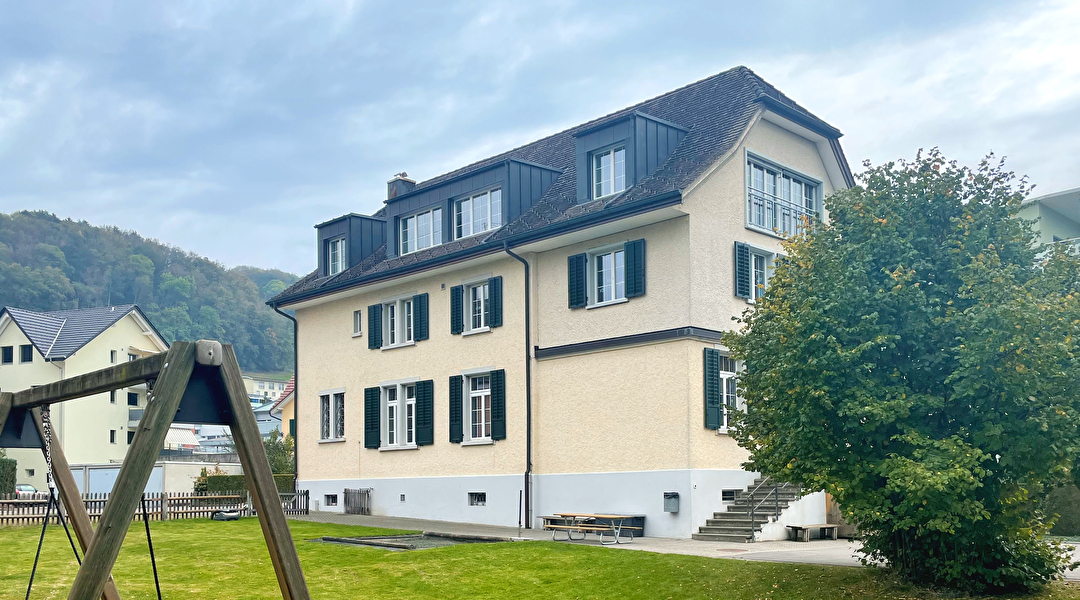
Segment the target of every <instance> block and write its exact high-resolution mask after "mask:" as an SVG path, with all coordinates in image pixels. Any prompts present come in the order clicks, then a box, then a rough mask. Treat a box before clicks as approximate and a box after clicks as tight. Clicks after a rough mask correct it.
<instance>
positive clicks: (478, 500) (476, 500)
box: [469, 492, 487, 506]
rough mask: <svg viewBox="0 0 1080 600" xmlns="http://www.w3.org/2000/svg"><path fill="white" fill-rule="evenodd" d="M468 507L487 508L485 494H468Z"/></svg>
mask: <svg viewBox="0 0 1080 600" xmlns="http://www.w3.org/2000/svg"><path fill="white" fill-rule="evenodd" d="M469 506H487V492H469Z"/></svg>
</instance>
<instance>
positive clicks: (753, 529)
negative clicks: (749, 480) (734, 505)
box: [748, 476, 789, 542]
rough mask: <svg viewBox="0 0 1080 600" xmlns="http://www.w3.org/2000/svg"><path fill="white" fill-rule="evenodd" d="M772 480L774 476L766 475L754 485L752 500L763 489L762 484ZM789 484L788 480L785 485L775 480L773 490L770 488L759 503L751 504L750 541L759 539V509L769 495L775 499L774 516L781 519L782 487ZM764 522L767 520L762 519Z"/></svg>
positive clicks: (751, 493)
mask: <svg viewBox="0 0 1080 600" xmlns="http://www.w3.org/2000/svg"><path fill="white" fill-rule="evenodd" d="M770 480H772V477H770V476H766V477H765V479H762V480H761V483H759V484H757V485H756V486H754V489H753V490H752V491H751V492H750V493H749V494H748V495H749V498H750V501H751V502H753V501H754V494H756V493H757V491H758V490H759V489H761V486H763V485H765V484H766V483H767V482H769V481H770ZM788 486H789V484H788V483H787V482H784V484H783V485H779V484H778V483H777V482H776V481H775V480H773V487H772V489H771V490H769V493H767V494H765V497H764V498H762V499H761V501H760V502H758V503H757V504H752V505H751V506H750V541H753V542H756V541H757V515H756V513H757V509H758V508H761V506H762V505H763V504H765V503H766V502H768V501H769V497H772V499H773V518H775V519H776V520H778V521H779V520H780V490H781V488H783V489H787V487H788ZM766 518H768V517H766ZM762 523H763V524H764V523H765V521H762Z"/></svg>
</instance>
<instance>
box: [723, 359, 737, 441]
mask: <svg viewBox="0 0 1080 600" xmlns="http://www.w3.org/2000/svg"><path fill="white" fill-rule="evenodd" d="M736 368H737V367H736V364H735V359H734V358H731V357H730V356H721V357H720V411H721V412H720V429H719V431H720V433H726V432H727V430H728V424H729V423H730V418H731V415H732V413H734V412H735V411H736V410H739V389H738V386H737V385H736V383H735V382H736V377H737V375H736Z"/></svg>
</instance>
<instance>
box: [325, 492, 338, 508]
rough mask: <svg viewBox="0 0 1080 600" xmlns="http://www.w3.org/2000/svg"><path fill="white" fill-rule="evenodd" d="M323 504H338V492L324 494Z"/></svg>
mask: <svg viewBox="0 0 1080 600" xmlns="http://www.w3.org/2000/svg"><path fill="white" fill-rule="evenodd" d="M323 506H337V494H326V495H324V496H323Z"/></svg>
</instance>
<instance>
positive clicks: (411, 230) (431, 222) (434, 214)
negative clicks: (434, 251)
mask: <svg viewBox="0 0 1080 600" xmlns="http://www.w3.org/2000/svg"><path fill="white" fill-rule="evenodd" d="M442 226H443V222H442V209H441V208H435V209H432V210H427V211H424V212H422V213H417V214H415V215H411V216H408V217H403V218H402V219H401V227H400V232H399V234H400V235H399V237H398V239H399V240H400V248H401V254H408V253H410V252H416V251H417V250H423V249H424V248H430V247H432V246H438V245H439V244H441V243H442V239H443V237H442V231H443V229H442Z"/></svg>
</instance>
